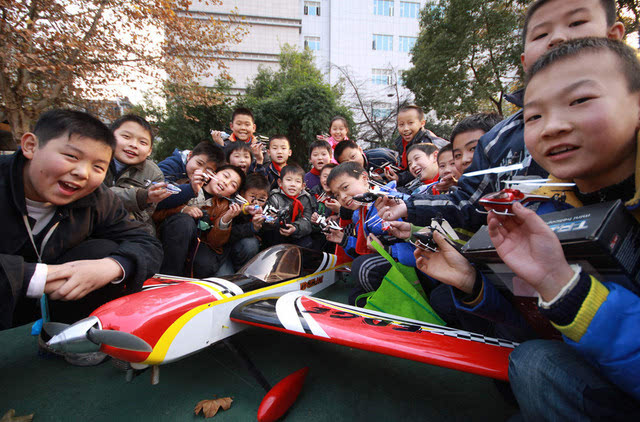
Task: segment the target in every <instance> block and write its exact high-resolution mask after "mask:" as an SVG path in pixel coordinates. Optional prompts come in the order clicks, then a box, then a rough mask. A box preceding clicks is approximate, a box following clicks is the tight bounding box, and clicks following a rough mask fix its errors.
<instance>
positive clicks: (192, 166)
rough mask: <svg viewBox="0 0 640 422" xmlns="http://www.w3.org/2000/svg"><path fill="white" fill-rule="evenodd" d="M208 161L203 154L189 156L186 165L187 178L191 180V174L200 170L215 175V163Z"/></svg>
mask: <svg viewBox="0 0 640 422" xmlns="http://www.w3.org/2000/svg"><path fill="white" fill-rule="evenodd" d="M208 160H209V157H207V156H206V155H205V154H200V155H190V156H189V159H188V160H187V165H186V167H187V177H188V178H189V179H191V178H192V177H193V173H194V172H195V171H196V170H201V171H203V172H206V171H209V172H211V173H215V171H216V163H214V162H213V161H208Z"/></svg>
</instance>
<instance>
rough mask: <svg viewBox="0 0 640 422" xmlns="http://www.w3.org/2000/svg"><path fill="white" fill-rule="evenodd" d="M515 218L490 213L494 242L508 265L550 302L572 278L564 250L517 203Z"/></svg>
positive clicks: (553, 235)
mask: <svg viewBox="0 0 640 422" xmlns="http://www.w3.org/2000/svg"><path fill="white" fill-rule="evenodd" d="M512 210H513V213H514V214H515V217H513V216H503V215H497V214H496V213H494V212H489V216H488V217H487V224H488V226H489V236H491V241H492V242H493V245H494V246H495V248H496V251H497V252H498V255H500V258H502V260H503V261H504V263H505V264H507V266H508V267H509V268H511V270H512V271H513V272H514V273H515V274H516V275H517V276H518V277H520V278H521V279H523V280H524V281H526V282H527V283H528V284H530V285H531V286H532V287H533V288H534V289H536V290H537V291H538V293H540V296H542V299H543V300H545V301H550V300H552V299H553V298H555V297H556V296H557V295H558V293H560V290H562V288H563V287H564V286H565V285H566V284H567V283H568V282H569V281H570V280H571V278H572V277H573V270H572V269H571V267H570V266H569V264H568V263H567V260H566V259H565V257H564V252H563V251H562V246H561V245H560V241H559V240H558V237H557V236H556V235H555V233H554V232H553V231H552V230H551V228H549V226H548V225H547V224H546V223H545V222H544V221H543V220H542V219H541V218H540V217H539V216H538V215H536V213H534V212H533V211H531V210H528V209H526V208H525V207H524V206H523V205H522V204H520V203H518V202H516V203H515V204H514V205H513V207H512Z"/></svg>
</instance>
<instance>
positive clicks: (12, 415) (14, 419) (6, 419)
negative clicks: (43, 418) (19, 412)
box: [0, 409, 33, 422]
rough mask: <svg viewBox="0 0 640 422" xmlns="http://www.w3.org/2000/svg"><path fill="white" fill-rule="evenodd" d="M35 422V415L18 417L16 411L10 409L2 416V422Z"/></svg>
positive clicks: (0, 421) (0, 420)
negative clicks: (33, 421)
mask: <svg viewBox="0 0 640 422" xmlns="http://www.w3.org/2000/svg"><path fill="white" fill-rule="evenodd" d="M32 420H33V413H32V414H30V415H24V416H16V411H15V410H14V409H9V411H7V413H5V414H4V415H2V419H0V422H31V421H32Z"/></svg>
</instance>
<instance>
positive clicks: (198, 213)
mask: <svg viewBox="0 0 640 422" xmlns="http://www.w3.org/2000/svg"><path fill="white" fill-rule="evenodd" d="M180 212H181V213H183V214H187V215H190V216H191V217H193V218H200V217H202V216H203V215H204V213H203V212H202V210H201V209H200V208H198V207H194V206H191V205H189V206H186V207H184V208H183V209H182V211H180Z"/></svg>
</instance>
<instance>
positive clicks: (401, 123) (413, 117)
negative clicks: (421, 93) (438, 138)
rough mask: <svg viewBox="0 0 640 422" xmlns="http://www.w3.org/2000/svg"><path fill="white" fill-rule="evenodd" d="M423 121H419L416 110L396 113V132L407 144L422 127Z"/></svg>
mask: <svg viewBox="0 0 640 422" xmlns="http://www.w3.org/2000/svg"><path fill="white" fill-rule="evenodd" d="M424 124H425V120H424V119H422V120H420V116H419V115H418V111H417V110H413V109H409V110H405V111H401V112H400V113H398V132H399V133H400V136H402V139H404V141H405V142H409V141H411V140H412V139H413V137H414V136H416V133H418V132H419V131H420V129H422V128H423V127H424Z"/></svg>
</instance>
